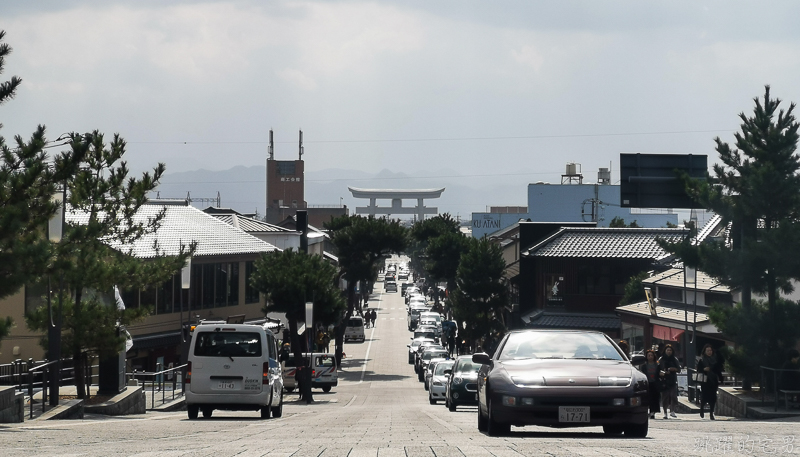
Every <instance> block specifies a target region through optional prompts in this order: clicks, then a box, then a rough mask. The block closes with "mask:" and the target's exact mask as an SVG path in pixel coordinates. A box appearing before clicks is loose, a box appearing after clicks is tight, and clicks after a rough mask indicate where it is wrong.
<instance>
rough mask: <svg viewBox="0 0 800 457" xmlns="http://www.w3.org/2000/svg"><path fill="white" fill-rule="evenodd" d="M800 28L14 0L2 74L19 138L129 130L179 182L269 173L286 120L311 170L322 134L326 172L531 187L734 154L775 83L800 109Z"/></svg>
mask: <svg viewBox="0 0 800 457" xmlns="http://www.w3.org/2000/svg"><path fill="white" fill-rule="evenodd" d="M798 17H800V2H796V1H770V2H768V3H764V2H739V1H730V0H725V1H698V0H694V1H647V2H645V1H640V0H637V1H570V0H560V1H558V2H553V1H533V0H529V1H494V2H486V1H469V0H464V1H447V0H443V1H426V0H406V1H381V2H360V1H318V2H317V1H235V0H231V1H172V2H170V1H156V0H144V1H136V2H132V1H127V2H125V1H113V0H102V1H100V0H86V1H78V0H75V1H69V0H59V1H55V0H40V1H36V2H30V1H21V0H20V1H16V0H3V1H2V2H0V29H3V30H5V31H6V38H5V42H6V43H8V44H9V45H10V46H11V47H12V48H13V49H14V52H13V53H12V54H11V55H10V56H9V57H8V58H7V59H6V67H5V71H4V74H2V75H0V81H5V80H8V79H9V78H10V77H11V76H19V77H21V78H22V79H23V84H22V86H21V87H20V88H19V90H18V92H17V95H16V97H15V98H14V99H13V100H11V101H9V102H7V103H5V104H3V105H2V106H0V122H1V123H3V124H4V127H3V129H2V130H0V135H3V136H5V137H6V138H10V137H13V136H14V135H22V136H23V137H29V136H30V134H31V133H32V132H33V131H34V129H35V128H36V126H37V125H38V124H44V125H46V126H47V132H48V138H49V139H53V140H54V139H55V138H57V137H58V136H59V135H60V134H62V133H65V132H72V131H75V132H86V131H91V130H99V131H101V132H104V133H105V134H106V135H107V136H108V137H110V136H111V135H112V134H114V133H119V134H120V135H121V136H122V137H123V138H125V139H126V140H127V142H128V149H127V153H126V155H125V159H126V160H127V162H128V165H129V167H130V168H131V169H132V170H134V171H135V172H137V173H138V172H141V171H145V170H149V169H151V168H152V167H153V166H155V165H156V164H157V163H158V162H163V163H165V164H166V168H167V173H178V172H186V171H192V170H199V169H205V170H212V171H213V170H229V169H231V168H233V167H236V166H245V167H250V166H255V165H262V166H263V165H264V161H265V159H266V157H267V139H268V132H269V130H270V129H273V130H274V135H275V142H276V144H275V158H276V159H279V160H291V159H294V158H296V157H297V155H298V144H297V141H298V131H299V130H300V129H302V130H303V133H304V140H305V142H304V151H305V154H304V156H303V159H304V160H305V166H306V170H308V171H316V172H319V171H323V170H326V169H332V168H336V169H346V170H347V169H349V170H359V171H364V172H369V173H378V172H380V171H382V170H389V171H391V172H393V173H404V174H407V175H409V176H420V177H421V176H425V178H424V179H425V180H426V181H429V182H430V186H429V187H437V183H436V177H437V176H448V177H453V176H455V177H457V178H458V179H459V180H460V183H461V184H463V185H470V182H472V183H474V184H475V185H477V184H479V183H480V184H481V185H483V186H485V185H491V184H492V183H496V184H497V185H508V184H516V183H519V185H520V193H521V194H524V192H525V185H526V184H527V183H529V182H537V181H544V182H556V183H557V182H560V179H561V178H560V176H561V175H562V174H563V173H564V171H565V165H566V163H567V162H576V163H579V164H580V167H581V170H582V172H583V174H584V176H585V177H586V179H587V181H590V182H593V181H595V180H596V173H597V170H598V168H600V167H610V168H611V170H612V182H617V181H618V179H619V174H618V168H619V154H620V153H622V152H642V153H675V154H688V153H691V154H707V155H708V156H709V162H710V163H713V162H714V161H715V160H716V153H715V150H714V138H715V137H716V136H719V137H720V138H722V139H723V140H724V141H728V142H731V141H732V140H733V133H734V132H735V131H736V130H737V129H738V127H739V124H740V120H739V118H738V114H739V113H741V112H746V113H747V112H751V111H752V107H753V98H754V97H758V96H761V95H763V93H764V85H766V84H769V85H771V87H772V94H773V96H777V97H779V98H781V99H783V100H785V105H786V107H787V108H788V104H789V102H792V101H798V100H800V85H798V84H797V75H798V74H800V42H799V41H800V28H798V27H797V26H796V20H797V18H798ZM356 187H357V185H356ZM385 187H392V188H404V185H403V182H402V180H392V181H391V182H388V183H387V185H386V186H385ZM516 200H519V199H516ZM309 203H311V202H309ZM493 203H495V202H479V203H478V206H479V207H482V206H483V205H487V204H493ZM515 204H516V202H515ZM478 210H480V209H478Z"/></svg>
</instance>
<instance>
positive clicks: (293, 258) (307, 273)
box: [250, 249, 345, 401]
mask: <svg viewBox="0 0 800 457" xmlns="http://www.w3.org/2000/svg"><path fill="white" fill-rule="evenodd" d="M336 277H337V271H336V267H334V266H333V265H331V264H330V263H328V262H326V261H325V260H324V259H323V258H322V257H321V256H319V255H309V254H306V253H305V252H298V251H295V250H293V249H287V250H285V251H283V252H281V251H273V252H270V253H267V254H265V255H264V256H262V257H261V258H260V259H259V260H257V261H256V262H255V272H254V273H253V275H252V276H251V277H250V284H251V285H252V286H253V287H254V288H255V289H257V290H258V291H259V292H261V293H263V294H264V295H265V296H266V299H267V302H266V305H265V306H264V309H263V311H264V313H265V314H266V313H284V314H286V319H287V320H288V322H289V334H290V335H291V340H292V349H293V352H294V356H295V359H296V360H302V354H303V349H302V348H303V345H302V344H301V343H300V339H299V336H298V335H297V328H298V322H301V321H305V304H306V302H313V303H314V322H315V323H322V324H323V325H325V324H331V323H334V322H335V320H336V319H337V318H338V317H339V316H340V315H341V313H342V311H344V309H345V302H344V297H343V296H342V293H341V291H340V290H339V289H338V288H337V287H336ZM306 325H307V330H306V331H307V332H308V331H310V332H312V333H313V332H314V329H313V328H311V327H310V326H311V323H310V322H306ZM301 384H302V385H301V386H300V391H301V392H304V395H305V396H306V399H307V400H309V401H310V400H311V396H310V395H309V394H310V391H311V386H310V385H306V383H305V380H301Z"/></svg>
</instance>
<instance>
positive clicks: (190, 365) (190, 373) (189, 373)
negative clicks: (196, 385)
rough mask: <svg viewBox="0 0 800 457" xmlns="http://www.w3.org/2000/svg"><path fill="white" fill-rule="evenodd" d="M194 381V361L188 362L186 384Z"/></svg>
mask: <svg viewBox="0 0 800 457" xmlns="http://www.w3.org/2000/svg"><path fill="white" fill-rule="evenodd" d="M191 383H192V362H188V363H187V364H186V384H191Z"/></svg>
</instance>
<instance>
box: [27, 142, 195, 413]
mask: <svg viewBox="0 0 800 457" xmlns="http://www.w3.org/2000/svg"><path fill="white" fill-rule="evenodd" d="M69 138H70V143H69V146H70V148H71V151H72V152H73V154H76V155H82V156H84V161H83V163H82V166H81V168H80V169H79V170H78V171H77V173H75V175H74V176H73V177H72V178H71V179H70V180H68V181H67V197H66V202H67V211H68V212H70V213H72V214H73V215H75V217H76V219H77V220H79V222H70V223H68V224H67V225H66V227H65V228H64V236H63V239H62V241H61V243H59V244H58V245H57V246H56V247H57V249H56V259H55V263H54V267H53V274H54V275H56V276H58V277H60V278H63V282H64V285H65V287H66V290H67V293H66V294H65V295H66V296H67V297H68V298H67V299H66V300H64V305H63V309H62V310H61V313H62V314H63V315H64V316H65V317H64V326H63V329H62V332H63V334H62V343H63V344H62V346H63V347H65V348H67V350H68V351H69V354H70V355H71V356H72V358H73V362H74V364H75V365H74V366H75V385H76V387H77V388H78V397H79V398H84V397H85V395H86V391H85V389H84V384H85V383H84V379H83V364H84V363H85V354H89V353H91V354H95V355H98V356H100V357H101V358H103V357H106V356H109V355H113V354H116V353H118V352H119V351H120V350H122V348H123V347H124V337H123V336H121V335H120V334H119V332H118V331H117V328H118V324H122V325H127V324H130V323H132V322H136V321H137V320H140V319H143V318H144V317H145V316H146V315H147V314H148V313H149V311H150V310H149V309H147V308H133V309H131V308H128V309H126V310H124V311H121V310H118V309H117V308H116V306H113V301H110V302H108V300H106V298H105V297H107V296H109V295H110V294H111V291H112V290H113V287H114V286H115V285H117V286H119V288H120V289H122V290H131V289H134V290H135V289H140V288H145V287H147V286H150V285H154V284H161V283H163V282H164V281H166V280H167V279H169V278H171V277H172V276H173V275H174V274H175V273H177V272H178V271H180V269H181V268H182V267H183V265H184V264H185V262H186V258H187V257H188V256H189V255H191V253H192V251H193V250H194V245H191V246H181V248H180V252H179V253H178V254H177V255H166V254H164V253H163V252H161V251H160V249H159V247H158V245H157V244H156V245H155V246H154V247H155V250H156V252H157V254H156V255H155V257H153V258H149V259H146V260H143V259H138V258H136V257H134V256H133V253H132V252H131V249H132V248H131V246H132V243H134V242H136V241H137V240H140V239H141V238H142V237H144V236H146V235H149V234H152V233H154V232H155V231H156V230H157V229H158V228H159V226H160V225H161V221H162V219H163V217H164V214H165V211H164V210H162V211H161V212H160V213H159V214H158V215H157V216H156V217H153V218H148V219H146V220H145V219H143V218H141V217H137V216H136V214H137V211H138V210H139V208H141V206H142V205H144V204H145V203H146V201H147V194H148V192H151V191H152V190H153V189H155V188H156V186H157V185H158V181H159V179H160V178H161V175H162V174H163V173H164V169H165V167H164V164H159V165H158V166H157V167H156V168H154V170H153V174H152V175H151V174H150V173H143V174H142V176H141V178H139V179H136V178H132V177H128V168H127V165H126V163H125V162H124V161H121V159H122V156H123V155H124V154H125V141H124V140H123V139H122V138H121V137H120V136H119V135H114V139H113V140H112V141H111V142H110V143H109V144H108V145H107V144H106V143H105V141H104V137H103V135H102V134H101V133H99V132H97V131H95V132H92V133H87V134H76V133H73V134H71V135H70V137H69ZM27 320H28V325H29V327H31V328H32V329H37V330H43V329H44V328H46V326H47V325H48V322H49V320H48V319H47V316H43V315H42V313H41V312H39V313H33V314H32V315H31V316H30V317H29V318H28V319H27ZM45 347H46V346H45Z"/></svg>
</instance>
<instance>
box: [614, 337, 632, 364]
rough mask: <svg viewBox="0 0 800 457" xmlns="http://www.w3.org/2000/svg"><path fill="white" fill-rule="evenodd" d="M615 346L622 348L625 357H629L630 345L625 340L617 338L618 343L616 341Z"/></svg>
mask: <svg viewBox="0 0 800 457" xmlns="http://www.w3.org/2000/svg"><path fill="white" fill-rule="evenodd" d="M617 346H619V348H620V349H622V352H624V353H625V357H627V358H629V359H630V358H631V348H630V346H628V342H627V341H625V340H619V343H617Z"/></svg>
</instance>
